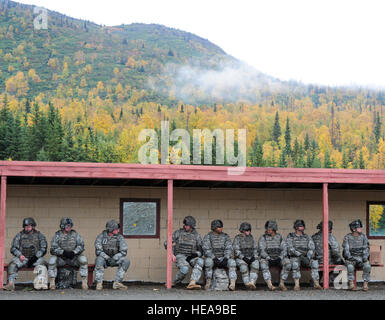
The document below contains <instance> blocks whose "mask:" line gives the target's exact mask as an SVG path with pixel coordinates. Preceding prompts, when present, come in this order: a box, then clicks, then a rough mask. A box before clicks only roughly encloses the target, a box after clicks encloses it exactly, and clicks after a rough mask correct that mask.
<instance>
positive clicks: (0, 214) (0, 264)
mask: <svg viewBox="0 0 385 320" xmlns="http://www.w3.org/2000/svg"><path fill="white" fill-rule="evenodd" d="M6 200H7V177H6V176H1V195H0V289H3V278H4V259H5V215H6Z"/></svg>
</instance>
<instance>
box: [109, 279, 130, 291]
mask: <svg viewBox="0 0 385 320" xmlns="http://www.w3.org/2000/svg"><path fill="white" fill-rule="evenodd" d="M112 289H114V290H117V289H119V290H127V286H125V285H124V284H123V283H121V282H117V281H114V283H113V285H112Z"/></svg>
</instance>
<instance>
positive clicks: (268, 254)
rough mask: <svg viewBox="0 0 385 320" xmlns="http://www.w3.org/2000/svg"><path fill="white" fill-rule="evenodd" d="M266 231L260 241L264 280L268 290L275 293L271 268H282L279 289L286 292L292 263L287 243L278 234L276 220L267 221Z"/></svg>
mask: <svg viewBox="0 0 385 320" xmlns="http://www.w3.org/2000/svg"><path fill="white" fill-rule="evenodd" d="M265 230H266V231H265V234H264V235H262V236H261V237H260V238H259V240H258V248H259V252H260V255H261V270H262V275H263V279H264V280H265V281H266V284H267V286H268V288H269V289H270V290H271V291H274V290H275V287H274V286H273V284H272V283H271V273H270V270H269V267H271V266H280V267H281V268H282V270H281V276H280V278H281V279H280V282H279V288H280V289H281V290H282V291H286V290H287V288H286V286H285V281H286V280H287V278H288V276H289V271H290V269H291V263H290V260H289V258H288V257H287V244H286V241H285V240H284V239H283V238H282V236H281V235H280V234H279V233H277V230H278V225H277V222H275V221H274V220H268V221H266V223H265Z"/></svg>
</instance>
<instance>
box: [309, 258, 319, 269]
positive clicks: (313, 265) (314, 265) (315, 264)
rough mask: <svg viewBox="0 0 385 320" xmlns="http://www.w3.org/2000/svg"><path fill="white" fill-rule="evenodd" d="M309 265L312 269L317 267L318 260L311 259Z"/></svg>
mask: <svg viewBox="0 0 385 320" xmlns="http://www.w3.org/2000/svg"><path fill="white" fill-rule="evenodd" d="M310 265H311V268H312V269H318V261H317V260H312V261H311V263H310Z"/></svg>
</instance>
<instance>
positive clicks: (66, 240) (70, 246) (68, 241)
mask: <svg viewBox="0 0 385 320" xmlns="http://www.w3.org/2000/svg"><path fill="white" fill-rule="evenodd" d="M58 244H59V247H60V248H62V249H63V250H65V251H72V250H74V249H75V248H76V232H75V231H73V230H72V231H71V232H70V233H68V234H65V233H64V232H60V236H59V241H58Z"/></svg>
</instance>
